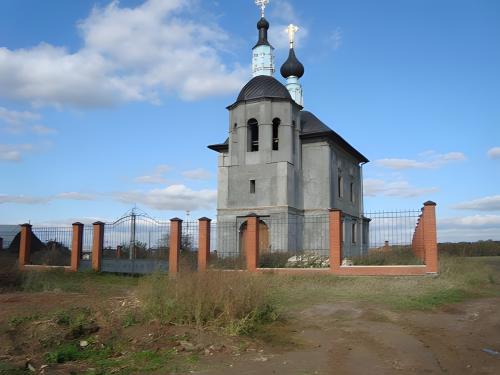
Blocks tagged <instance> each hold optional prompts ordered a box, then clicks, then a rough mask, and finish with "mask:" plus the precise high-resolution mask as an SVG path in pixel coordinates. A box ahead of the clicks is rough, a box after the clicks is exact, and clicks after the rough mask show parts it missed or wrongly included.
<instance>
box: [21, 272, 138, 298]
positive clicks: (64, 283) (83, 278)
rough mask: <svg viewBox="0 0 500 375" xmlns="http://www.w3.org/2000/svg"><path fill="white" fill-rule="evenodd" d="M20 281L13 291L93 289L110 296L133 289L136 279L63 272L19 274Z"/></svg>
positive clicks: (106, 274)
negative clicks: (126, 289) (119, 290)
mask: <svg viewBox="0 0 500 375" xmlns="http://www.w3.org/2000/svg"><path fill="white" fill-rule="evenodd" d="M19 275H20V276H19V278H20V281H19V283H18V284H17V285H16V288H15V289H14V290H17V291H23V292H73V293H79V292H85V291H87V290H89V289H93V290H94V291H96V292H99V293H107V294H112V293H114V292H116V290H117V289H122V288H133V287H135V286H137V284H138V278H137V277H132V276H122V275H115V274H109V273H97V274H96V273H94V272H91V271H88V272H75V273H73V272H65V271H64V270H50V271H25V272H22V273H19Z"/></svg>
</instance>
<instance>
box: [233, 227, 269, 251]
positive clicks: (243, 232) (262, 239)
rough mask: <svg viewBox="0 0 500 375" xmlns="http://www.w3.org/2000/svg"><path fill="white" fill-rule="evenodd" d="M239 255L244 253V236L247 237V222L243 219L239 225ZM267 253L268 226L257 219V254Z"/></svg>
mask: <svg viewBox="0 0 500 375" xmlns="http://www.w3.org/2000/svg"><path fill="white" fill-rule="evenodd" d="M239 237H240V238H239V240H240V255H242V256H244V255H245V254H246V248H245V245H246V238H247V222H246V221H245V222H244V223H243V224H241V227H240V235H239ZM268 253H269V228H268V226H267V224H266V223H264V222H263V221H262V220H259V254H268Z"/></svg>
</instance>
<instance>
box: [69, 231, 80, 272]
mask: <svg viewBox="0 0 500 375" xmlns="http://www.w3.org/2000/svg"><path fill="white" fill-rule="evenodd" d="M82 246H83V224H82V223H79V222H76V223H73V237H72V239H71V268H70V269H71V271H73V272H76V271H78V266H79V265H80V259H81V258H82Z"/></svg>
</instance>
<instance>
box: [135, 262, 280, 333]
mask: <svg viewBox="0 0 500 375" xmlns="http://www.w3.org/2000/svg"><path fill="white" fill-rule="evenodd" d="M139 295H140V297H141V299H142V301H143V303H144V309H145V313H146V314H147V315H148V316H149V317H151V318H154V319H159V320H160V321H161V322H163V323H170V324H185V325H195V326H197V327H219V328H223V329H225V330H227V331H228V332H229V333H231V334H248V333H251V332H252V331H254V330H255V329H257V328H258V326H259V325H261V324H263V323H266V322H270V321H274V320H276V319H277V318H278V314H277V312H276V309H275V308H274V306H273V305H272V303H271V300H270V298H269V292H268V286H267V283H266V279H265V278H262V277H259V275H251V274H248V273H244V272H227V271H209V272H204V273H185V274H181V275H179V276H178V277H176V278H174V279H169V278H168V276H166V275H162V274H155V275H152V276H149V277H146V278H144V279H143V280H141V283H140V285H139Z"/></svg>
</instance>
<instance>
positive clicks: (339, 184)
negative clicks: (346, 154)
mask: <svg viewBox="0 0 500 375" xmlns="http://www.w3.org/2000/svg"><path fill="white" fill-rule="evenodd" d="M340 173H341V172H340V171H339V177H338V179H337V190H338V194H339V198H342V197H343V196H344V178H343V177H342V175H340Z"/></svg>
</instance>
